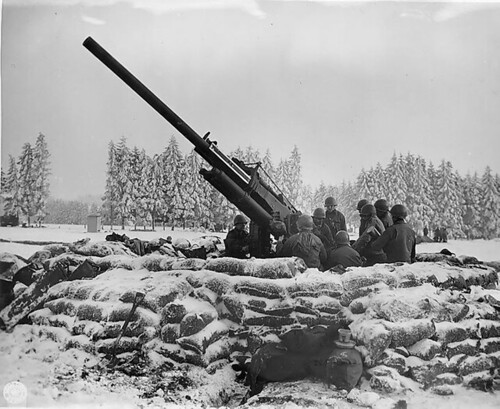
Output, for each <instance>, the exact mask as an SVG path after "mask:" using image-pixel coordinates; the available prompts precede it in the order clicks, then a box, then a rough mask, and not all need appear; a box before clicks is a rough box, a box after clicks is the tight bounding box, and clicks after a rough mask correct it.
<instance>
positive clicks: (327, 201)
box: [325, 196, 337, 206]
mask: <svg viewBox="0 0 500 409" xmlns="http://www.w3.org/2000/svg"><path fill="white" fill-rule="evenodd" d="M325 206H337V201H336V200H335V199H334V198H333V197H332V196H329V197H327V198H326V199H325Z"/></svg>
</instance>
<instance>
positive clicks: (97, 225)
mask: <svg viewBox="0 0 500 409" xmlns="http://www.w3.org/2000/svg"><path fill="white" fill-rule="evenodd" d="M87 231H88V232H89V233H97V232H98V231H101V215H100V214H89V215H88V216H87Z"/></svg>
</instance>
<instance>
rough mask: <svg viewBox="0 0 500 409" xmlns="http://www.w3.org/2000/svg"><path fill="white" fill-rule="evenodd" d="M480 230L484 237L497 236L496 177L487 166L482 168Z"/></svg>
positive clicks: (498, 203)
mask: <svg viewBox="0 0 500 409" xmlns="http://www.w3.org/2000/svg"><path fill="white" fill-rule="evenodd" d="M480 198H481V199H480V207H481V211H482V214H481V221H482V223H481V232H482V235H483V237H484V238H485V239H492V238H495V237H498V233H499V232H498V215H499V214H500V193H499V191H498V188H497V183H496V178H495V176H493V175H492V173H491V168H490V167H489V166H487V167H486V169H485V170H484V173H483V176H482V178H481V193H480Z"/></svg>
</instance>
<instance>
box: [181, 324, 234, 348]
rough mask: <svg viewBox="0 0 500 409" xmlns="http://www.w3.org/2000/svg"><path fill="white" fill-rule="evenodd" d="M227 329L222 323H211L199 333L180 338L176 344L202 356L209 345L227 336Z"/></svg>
mask: <svg viewBox="0 0 500 409" xmlns="http://www.w3.org/2000/svg"><path fill="white" fill-rule="evenodd" d="M228 332H229V327H228V326H227V324H225V323H224V322H222V321H218V320H215V321H212V322H211V323H209V324H208V325H207V326H206V327H204V328H203V329H202V330H201V331H198V332H197V333H195V334H192V335H188V336H184V337H180V338H178V339H177V340H176V342H177V343H178V344H179V345H180V346H181V347H182V348H184V349H186V350H192V351H194V352H196V353H197V354H200V355H202V354H204V353H205V351H206V349H207V348H208V346H209V345H211V344H213V343H214V342H216V341H218V340H219V339H221V338H222V337H223V336H225V335H227V334H228Z"/></svg>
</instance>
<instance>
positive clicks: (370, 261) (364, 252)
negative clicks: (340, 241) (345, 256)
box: [352, 216, 387, 266]
mask: <svg viewBox="0 0 500 409" xmlns="http://www.w3.org/2000/svg"><path fill="white" fill-rule="evenodd" d="M370 227H371V228H372V229H370ZM370 230H373V232H371V233H368V232H369V231H370ZM384 232H385V227H384V225H383V224H382V221H381V220H380V219H379V218H378V217H377V216H372V217H370V218H369V219H367V220H366V228H365V230H364V232H363V233H362V234H361V236H360V237H359V238H358V240H356V242H355V243H354V244H353V245H352V247H353V249H354V250H356V251H357V252H358V253H359V254H360V255H361V256H363V257H364V258H365V259H366V261H365V263H364V264H363V265H364V266H373V265H374V264H377V263H385V262H386V260H387V256H386V255H385V253H384V252H383V251H382V250H380V249H378V250H375V249H374V248H373V246H372V242H373V241H374V240H375V239H376V238H377V237H379V236H381V235H382V234H383V233H384Z"/></svg>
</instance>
